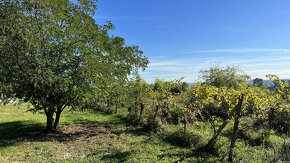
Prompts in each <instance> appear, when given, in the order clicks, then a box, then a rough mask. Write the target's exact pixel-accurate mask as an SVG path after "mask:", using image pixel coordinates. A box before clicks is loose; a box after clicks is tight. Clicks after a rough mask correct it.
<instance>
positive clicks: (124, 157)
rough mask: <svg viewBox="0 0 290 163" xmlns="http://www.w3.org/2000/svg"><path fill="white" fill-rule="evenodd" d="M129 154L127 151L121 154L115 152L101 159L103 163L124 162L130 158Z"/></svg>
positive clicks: (120, 152)
mask: <svg viewBox="0 0 290 163" xmlns="http://www.w3.org/2000/svg"><path fill="white" fill-rule="evenodd" d="M130 155H131V153H130V152H128V151H125V152H122V151H117V152H114V153H113V154H107V155H104V156H103V157H102V160H103V161H110V162H112V161H114V162H115V161H116V162H125V161H127V160H128V158H129V157H130Z"/></svg>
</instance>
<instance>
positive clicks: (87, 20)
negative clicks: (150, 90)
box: [0, 0, 148, 130]
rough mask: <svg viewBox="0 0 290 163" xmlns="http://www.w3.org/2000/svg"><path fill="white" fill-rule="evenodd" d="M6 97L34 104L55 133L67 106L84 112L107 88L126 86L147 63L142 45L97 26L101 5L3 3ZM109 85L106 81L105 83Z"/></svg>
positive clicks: (90, 0)
mask: <svg viewBox="0 0 290 163" xmlns="http://www.w3.org/2000/svg"><path fill="white" fill-rule="evenodd" d="M0 7H1V13H4V14H3V15H1V27H0V28H1V36H0V37H1V40H0V51H1V53H0V85H1V89H0V90H1V92H0V93H1V94H4V95H5V96H11V97H16V98H19V99H24V101H29V102H30V103H31V104H32V105H33V108H32V110H33V111H44V112H45V114H46V115H47V130H51V129H52V124H53V121H54V120H53V115H54V113H56V117H55V122H54V124H55V126H54V128H56V126H57V124H58V121H59V117H60V114H61V112H62V111H63V109H64V108H66V107H71V108H72V109H76V108H83V107H84V106H86V105H87V103H90V102H91V101H92V99H94V98H95V97H96V95H98V93H100V89H101V88H102V84H103V83H111V82H113V81H114V82H116V81H125V80H126V79H127V76H128V75H129V74H132V73H133V74H134V73H136V72H137V69H138V68H143V69H144V68H145V67H146V65H147V63H148V61H147V59H146V58H145V57H143V56H142V53H143V52H142V51H140V50H139V49H138V47H137V46H126V44H125V41H124V39H123V38H120V37H117V36H113V37H111V36H110V35H109V34H108V31H110V30H112V29H114V26H113V25H112V24H111V23H110V22H108V23H107V24H105V25H98V24H96V23H95V21H94V19H93V18H92V16H93V15H94V12H95V9H96V1H94V0H81V1H77V3H72V2H70V1H68V0H60V1H59V0H43V1H32V0H10V1H5V2H3V3H1V6H0ZM103 81H105V82H103Z"/></svg>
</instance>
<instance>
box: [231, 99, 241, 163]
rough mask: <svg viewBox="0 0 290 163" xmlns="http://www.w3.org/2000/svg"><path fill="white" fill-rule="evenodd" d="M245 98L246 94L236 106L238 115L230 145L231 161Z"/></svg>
mask: <svg viewBox="0 0 290 163" xmlns="http://www.w3.org/2000/svg"><path fill="white" fill-rule="evenodd" d="M243 100H244V95H243V94H242V95H241V96H240V99H239V103H238V105H237V107H236V116H235V123H234V128H233V134H232V138H231V146H230V151H229V161H230V162H232V161H233V150H234V148H235V143H236V138H237V131H238V127H239V122H240V121H239V120H240V116H241V111H242V104H243Z"/></svg>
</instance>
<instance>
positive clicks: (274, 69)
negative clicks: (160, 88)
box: [141, 49, 290, 82]
mask: <svg viewBox="0 0 290 163" xmlns="http://www.w3.org/2000/svg"><path fill="white" fill-rule="evenodd" d="M268 51H270V50H269V49H268ZM216 64H219V65H220V66H222V67H225V66H232V65H240V67H241V69H242V70H244V71H245V72H246V73H247V74H248V75H250V76H251V77H252V78H256V77H259V78H263V79H266V75H267V74H276V75H278V76H280V77H281V78H290V55H272V54H265V55H252V56H251V57H248V55H247V56H244V55H229V56H220V55H216V56H215V57H208V58H201V57H196V56H195V57H194V58H177V59H166V58H159V59H157V58H156V59H155V60H152V61H151V63H150V64H149V66H148V69H147V70H146V71H145V72H144V73H141V75H142V76H143V77H144V78H145V79H146V80H147V81H148V82H153V81H154V79H155V78H161V79H165V80H172V79H177V78H180V77H182V76H185V77H186V78H185V80H184V81H186V82H194V81H196V80H197V79H198V73H199V71H200V70H204V69H208V68H209V67H211V66H213V65H216Z"/></svg>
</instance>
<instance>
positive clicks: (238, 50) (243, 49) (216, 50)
mask: <svg viewBox="0 0 290 163" xmlns="http://www.w3.org/2000/svg"><path fill="white" fill-rule="evenodd" d="M254 52H272V53H285V52H287V53H290V49H255V48H240V49H212V50H201V51H191V52H188V53H254Z"/></svg>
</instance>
